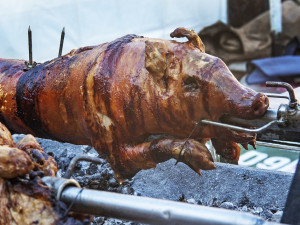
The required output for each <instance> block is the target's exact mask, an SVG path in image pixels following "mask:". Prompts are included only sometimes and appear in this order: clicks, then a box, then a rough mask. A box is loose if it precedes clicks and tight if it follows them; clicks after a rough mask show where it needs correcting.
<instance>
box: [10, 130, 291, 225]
mask: <svg viewBox="0 0 300 225" xmlns="http://www.w3.org/2000/svg"><path fill="white" fill-rule="evenodd" d="M13 137H14V139H15V140H16V141H17V140H19V139H20V138H21V137H22V135H13ZM38 141H39V143H40V144H41V146H42V147H43V148H44V150H45V151H46V152H47V153H48V154H50V155H53V156H54V157H55V159H56V160H57V162H58V167H59V172H58V176H62V175H64V173H65V171H66V169H67V167H68V165H69V163H70V161H71V159H72V158H73V157H75V156H76V155H78V154H82V153H84V154H87V155H90V156H97V155H98V154H97V153H96V151H95V150H94V149H91V148H90V147H89V146H78V145H72V144H68V143H60V142H56V141H51V140H47V139H40V138H39V139H38ZM216 166H217V169H216V170H212V171H202V176H201V177H199V175H197V174H196V173H194V172H193V171H192V170H191V169H190V168H189V167H187V166H186V165H184V164H182V163H179V164H178V165H176V166H175V160H170V161H168V162H166V163H163V164H159V165H158V166H157V168H156V169H150V170H145V171H141V172H139V173H138V174H137V175H136V176H135V177H134V178H133V179H132V180H131V181H126V182H125V183H123V184H122V185H120V184H118V183H117V182H116V180H115V179H114V178H113V171H112V170H111V169H110V166H109V164H108V163H106V161H105V160H103V163H101V164H98V165H96V164H93V163H90V162H79V163H78V164H77V166H76V167H75V170H74V173H73V175H72V177H73V178H74V179H76V180H77V181H78V182H79V183H80V185H81V186H82V187H86V188H90V189H96V190H107V191H111V192H119V193H123V194H129V195H140V196H147V197H154V198H160V199H168V200H177V201H178V200H179V201H185V202H187V203H190V204H200V205H205V206H211V207H219V208H225V209H232V210H238V211H242V212H250V213H252V214H254V215H257V216H260V217H262V218H264V219H265V220H270V221H274V222H279V221H280V218H281V215H282V211H283V208H284V205H285V202H286V198H287V194H288V190H289V187H290V184H291V181H292V177H293V176H292V174H290V173H284V172H276V171H268V170H258V169H253V168H247V167H241V166H239V167H237V166H235V165H228V164H222V163H216ZM92 224H107V225H108V224H136V223H133V222H125V221H121V220H118V219H112V218H104V217H95V218H94V220H93V223H92Z"/></svg>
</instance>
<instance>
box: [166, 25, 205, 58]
mask: <svg viewBox="0 0 300 225" xmlns="http://www.w3.org/2000/svg"><path fill="white" fill-rule="evenodd" d="M170 36H171V37H172V38H174V37H177V38H181V37H186V38H187V39H188V40H189V43H191V44H192V45H193V46H194V47H196V48H198V49H200V51H201V52H205V46H204V44H203V42H202V41H201V39H200V37H199V36H198V35H197V34H196V33H195V32H194V31H193V30H189V29H186V28H184V27H179V28H177V29H175V30H174V31H173V32H172V33H171V34H170Z"/></svg>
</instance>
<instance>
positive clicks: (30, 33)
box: [24, 26, 37, 71]
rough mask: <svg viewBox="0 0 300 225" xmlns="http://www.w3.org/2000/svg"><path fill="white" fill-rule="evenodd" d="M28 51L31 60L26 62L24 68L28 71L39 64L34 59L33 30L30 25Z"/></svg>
mask: <svg viewBox="0 0 300 225" xmlns="http://www.w3.org/2000/svg"><path fill="white" fill-rule="evenodd" d="M28 53H29V60H28V62H27V61H26V62H25V65H26V68H24V71H28V70H30V69H32V68H33V67H35V66H36V65H37V63H36V62H34V61H33V60H32V32H31V29H30V26H29V27H28Z"/></svg>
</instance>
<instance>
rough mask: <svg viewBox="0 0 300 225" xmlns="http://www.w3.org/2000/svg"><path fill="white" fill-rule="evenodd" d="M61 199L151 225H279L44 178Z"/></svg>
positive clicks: (76, 206) (229, 212) (101, 213)
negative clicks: (84, 187) (83, 187)
mask: <svg viewBox="0 0 300 225" xmlns="http://www.w3.org/2000/svg"><path fill="white" fill-rule="evenodd" d="M42 180H43V181H44V182H45V183H46V184H47V185H48V186H49V187H51V189H52V190H53V191H54V193H56V197H57V200H60V201H63V202H65V203H66V204H67V205H71V206H72V207H71V210H72V211H74V212H80V213H87V214H92V215H98V216H105V217H113V218H118V219H124V220H131V221H136V222H141V223H147V224H186V225H189V224H191V225H192V224H193V225H197V224H199V225H207V224H215V225H230V224H236V225H240V224H257V225H258V224H259V225H276V224H278V223H273V222H269V221H265V220H263V219H262V218H260V217H258V216H254V215H252V214H250V213H244V212H238V211H232V210H227V209H219V208H213V207H207V206H200V205H193V204H188V203H182V202H175V201H169V200H161V199H154V198H148V197H140V196H132V195H125V194H118V193H111V192H105V191H96V190H89V189H82V188H80V187H78V184H76V183H74V182H73V181H71V182H70V181H69V180H68V179H64V178H54V177H43V178H42Z"/></svg>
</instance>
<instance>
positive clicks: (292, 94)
mask: <svg viewBox="0 0 300 225" xmlns="http://www.w3.org/2000/svg"><path fill="white" fill-rule="evenodd" d="M266 86H267V87H283V88H285V89H286V90H287V91H288V93H289V96H290V98H289V99H290V103H289V106H290V107H291V108H295V107H296V106H297V105H298V101H297V99H296V95H295V92H294V89H293V87H292V85H290V84H289V83H286V82H277V81H267V82H266Z"/></svg>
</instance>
